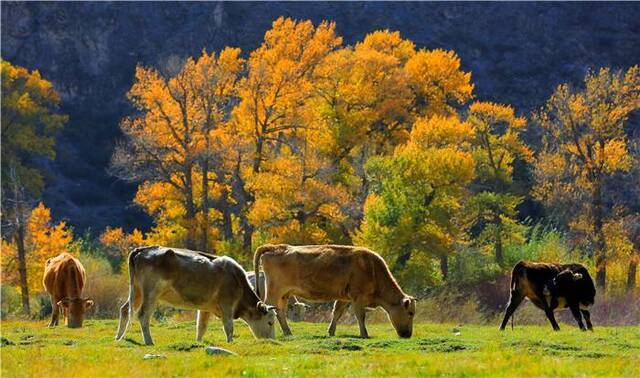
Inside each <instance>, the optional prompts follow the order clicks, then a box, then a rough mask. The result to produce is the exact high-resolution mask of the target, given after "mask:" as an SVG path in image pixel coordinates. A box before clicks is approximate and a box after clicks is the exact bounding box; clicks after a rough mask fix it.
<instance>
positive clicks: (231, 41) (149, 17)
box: [1, 2, 640, 231]
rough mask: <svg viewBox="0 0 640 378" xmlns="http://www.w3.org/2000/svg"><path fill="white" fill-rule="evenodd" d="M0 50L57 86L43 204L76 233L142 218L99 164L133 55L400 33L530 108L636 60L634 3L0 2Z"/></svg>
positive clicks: (125, 190)
mask: <svg viewBox="0 0 640 378" xmlns="http://www.w3.org/2000/svg"><path fill="white" fill-rule="evenodd" d="M1 8H2V58H3V59H7V60H9V61H11V62H12V63H14V64H18V65H21V66H25V67H28V68H30V69H38V70H40V71H41V73H42V74H43V75H44V77H46V78H48V79H49V80H52V81H53V82H54V84H55V86H56V88H57V90H58V91H59V92H60V93H61V95H62V98H63V101H64V111H65V112H66V113H67V114H69V115H70V121H69V124H68V126H67V128H66V130H65V132H64V135H63V137H62V139H61V141H60V143H59V146H58V147H59V148H58V150H59V152H58V156H57V159H56V161H55V162H54V163H52V164H51V166H50V169H49V172H50V177H49V181H48V188H47V190H46V193H45V201H46V202H47V204H48V205H49V206H51V207H52V208H53V211H54V216H55V217H56V218H66V219H67V220H68V221H69V223H70V224H72V225H73V226H74V227H76V229H86V228H91V229H92V230H94V231H100V230H102V228H104V227H105V226H106V225H121V226H124V227H126V228H131V227H134V226H138V227H139V226H141V225H145V224H148V222H149V220H148V219H146V218H145V217H144V216H143V215H142V214H140V212H139V211H138V210H137V209H136V208H135V207H133V206H132V205H131V199H132V196H133V193H134V188H135V187H134V186H132V185H128V184H125V183H122V182H119V181H117V180H115V179H114V178H113V177H110V176H109V174H108V172H107V170H106V169H107V167H108V163H109V158H110V155H111V152H112V149H113V147H114V145H115V143H116V141H117V140H118V138H119V131H118V121H119V119H120V118H121V117H122V116H124V115H126V114H128V113H130V112H131V108H130V107H129V105H128V104H127V102H126V99H125V93H126V91H127V90H128V88H129V87H130V86H131V84H132V80H133V71H134V68H135V66H136V64H137V63H141V64H144V65H160V64H162V63H163V62H166V61H167V60H168V59H170V58H171V57H172V56H178V57H183V56H187V55H194V54H197V53H198V52H199V51H200V50H202V49H203V48H206V49H208V50H218V49H220V48H222V47H224V46H226V45H231V46H239V47H241V48H242V49H243V50H244V51H245V52H248V51H250V50H251V49H253V48H255V47H256V46H258V45H259V44H260V42H261V40H262V36H263V34H264V32H265V30H267V29H268V28H269V27H270V24H271V22H272V20H273V19H275V18H276V17H278V16H280V15H285V16H291V17H294V18H297V19H312V20H314V21H316V22H319V21H321V20H324V19H327V20H333V21H335V22H336V23H337V28H338V32H339V33H340V34H341V35H342V36H344V38H345V42H346V43H354V42H356V41H358V40H360V39H362V38H363V36H364V35H365V34H367V33H368V32H370V31H372V30H376V29H392V30H400V31H401V32H402V34H403V36H405V37H407V38H410V39H412V40H413V41H415V42H416V44H417V45H418V46H424V47H428V48H436V47H441V48H445V49H453V50H455V51H456V52H457V53H458V54H459V55H460V56H461V58H462V62H463V66H464V68H465V69H466V70H471V71H472V72H473V79H474V82H475V83H476V94H477V96H478V97H479V98H482V99H489V100H494V101H499V102H505V103H511V104H513V105H514V106H516V108H517V109H518V111H520V112H523V113H528V112H529V111H530V110H531V109H533V108H535V107H537V106H539V105H540V104H541V103H542V102H543V101H544V100H545V98H547V97H548V96H549V94H550V93H551V92H552V90H553V88H554V87H555V86H556V85H557V84H558V83H560V82H563V81H570V82H578V81H579V80H580V79H581V78H582V77H583V76H584V74H585V72H586V71H587V70H588V69H589V68H590V67H599V66H603V65H610V66H613V67H616V68H622V67H627V66H630V65H633V64H638V63H640V43H639V41H640V6H639V5H638V4H634V3H615V4H612V3H562V4H559V3H483V4H470V3H381V2H376V3H336V2H332V3H291V2H285V3H189V4H186V3H148V2H144V3H143V2H138V3H103V2H100V3H98V2H92V3H49V2H48V3H37V2H33V3H7V2H3V3H2V6H1Z"/></svg>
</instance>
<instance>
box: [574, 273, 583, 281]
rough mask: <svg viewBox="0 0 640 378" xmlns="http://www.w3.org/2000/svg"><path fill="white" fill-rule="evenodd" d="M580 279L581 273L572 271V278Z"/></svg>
mask: <svg viewBox="0 0 640 378" xmlns="http://www.w3.org/2000/svg"><path fill="white" fill-rule="evenodd" d="M581 279H582V273H573V280H574V281H578V280H581Z"/></svg>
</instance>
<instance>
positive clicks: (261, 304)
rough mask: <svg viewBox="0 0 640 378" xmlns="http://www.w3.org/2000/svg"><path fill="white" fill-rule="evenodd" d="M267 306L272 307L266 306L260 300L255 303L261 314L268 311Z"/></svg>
mask: <svg viewBox="0 0 640 378" xmlns="http://www.w3.org/2000/svg"><path fill="white" fill-rule="evenodd" d="M269 307H272V306H267V305H266V304H264V302H262V301H260V302H258V304H256V308H257V309H258V312H259V313H261V314H262V315H266V314H267V313H268V312H269Z"/></svg>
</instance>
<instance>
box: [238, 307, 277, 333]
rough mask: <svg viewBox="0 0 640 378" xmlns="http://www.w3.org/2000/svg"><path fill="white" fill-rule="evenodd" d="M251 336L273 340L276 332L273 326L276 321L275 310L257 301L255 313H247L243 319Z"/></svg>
mask: <svg viewBox="0 0 640 378" xmlns="http://www.w3.org/2000/svg"><path fill="white" fill-rule="evenodd" d="M245 321H246V322H247V324H249V328H251V332H253V335H254V336H255V337H257V338H259V339H275V338H276V331H275V327H274V326H273V324H274V323H275V321H276V308H275V307H274V306H267V305H266V304H264V303H262V302H261V301H259V302H258V303H257V304H256V307H255V311H251V312H249V315H248V316H247V318H246V319H245Z"/></svg>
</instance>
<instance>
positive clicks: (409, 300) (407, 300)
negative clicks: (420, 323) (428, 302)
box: [402, 298, 411, 310]
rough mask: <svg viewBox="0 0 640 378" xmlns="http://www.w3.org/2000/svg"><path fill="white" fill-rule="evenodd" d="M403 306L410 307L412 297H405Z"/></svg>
mask: <svg viewBox="0 0 640 378" xmlns="http://www.w3.org/2000/svg"><path fill="white" fill-rule="evenodd" d="M402 306H404V308H405V309H407V310H408V309H409V306H411V298H405V299H403V300H402Z"/></svg>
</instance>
